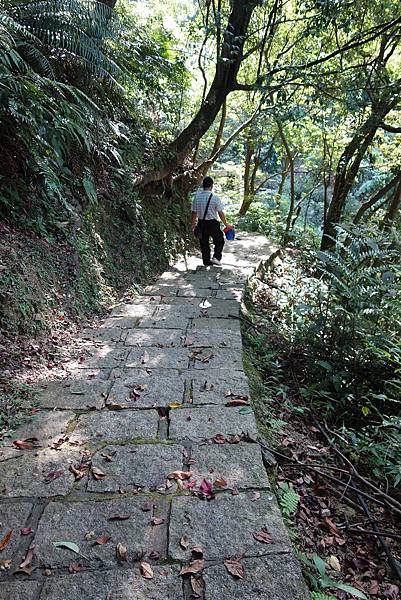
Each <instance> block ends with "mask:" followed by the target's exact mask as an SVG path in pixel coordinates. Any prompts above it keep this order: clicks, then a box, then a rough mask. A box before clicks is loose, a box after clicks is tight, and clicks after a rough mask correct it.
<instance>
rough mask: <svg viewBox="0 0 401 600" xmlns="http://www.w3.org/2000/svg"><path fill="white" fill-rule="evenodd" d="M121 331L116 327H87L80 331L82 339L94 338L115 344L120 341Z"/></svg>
mask: <svg viewBox="0 0 401 600" xmlns="http://www.w3.org/2000/svg"><path fill="white" fill-rule="evenodd" d="M122 333H123V332H122V330H121V329H119V328H117V327H108V328H105V327H96V328H95V327H93V328H89V327H88V328H87V329H84V330H83V331H82V332H81V338H82V339H83V340H94V341H101V342H109V343H111V344H113V343H116V344H117V343H119V342H120V341H121V336H122Z"/></svg>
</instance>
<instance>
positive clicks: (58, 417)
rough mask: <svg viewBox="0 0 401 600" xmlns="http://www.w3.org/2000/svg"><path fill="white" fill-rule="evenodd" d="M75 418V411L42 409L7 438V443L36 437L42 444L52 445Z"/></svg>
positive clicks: (38, 442) (39, 443)
mask: <svg viewBox="0 0 401 600" xmlns="http://www.w3.org/2000/svg"><path fill="white" fill-rule="evenodd" d="M75 418H76V416H75V414H74V413H73V412H70V411H66V410H41V411H40V412H38V413H36V414H35V415H34V417H33V418H32V419H31V420H30V421H27V422H26V423H24V425H21V427H19V428H18V430H17V431H16V432H14V433H13V435H12V437H11V438H10V439H7V440H6V444H7V445H8V446H11V445H12V441H13V440H15V439H20V440H21V439H26V438H36V439H37V444H38V445H40V446H48V445H51V444H52V442H54V441H56V440H58V439H59V438H60V437H62V436H63V435H64V434H65V433H66V431H67V429H68V427H69V424H70V423H72V422H73V421H74V419H75Z"/></svg>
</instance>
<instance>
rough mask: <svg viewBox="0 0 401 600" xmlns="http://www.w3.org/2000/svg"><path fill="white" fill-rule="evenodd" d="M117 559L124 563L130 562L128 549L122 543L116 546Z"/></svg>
mask: <svg viewBox="0 0 401 600" xmlns="http://www.w3.org/2000/svg"><path fill="white" fill-rule="evenodd" d="M116 557H117V560H121V561H123V562H126V561H127V560H128V558H127V548H126V547H125V546H123V544H120V542H119V543H118V544H117V546H116Z"/></svg>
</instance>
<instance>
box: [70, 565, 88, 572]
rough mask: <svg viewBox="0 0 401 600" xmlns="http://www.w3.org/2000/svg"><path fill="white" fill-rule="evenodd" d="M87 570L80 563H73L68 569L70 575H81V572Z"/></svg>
mask: <svg viewBox="0 0 401 600" xmlns="http://www.w3.org/2000/svg"><path fill="white" fill-rule="evenodd" d="M85 570H86V569H85V567H83V566H82V565H80V564H79V563H71V564H70V566H69V567H68V571H69V572H70V573H79V572H80V571H85Z"/></svg>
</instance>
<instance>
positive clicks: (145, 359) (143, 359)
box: [141, 350, 149, 365]
mask: <svg viewBox="0 0 401 600" xmlns="http://www.w3.org/2000/svg"><path fill="white" fill-rule="evenodd" d="M148 361H149V353H148V352H147V351H146V350H145V352H144V353H143V354H142V356H141V364H142V365H145V364H146V363H147V362H148Z"/></svg>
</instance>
